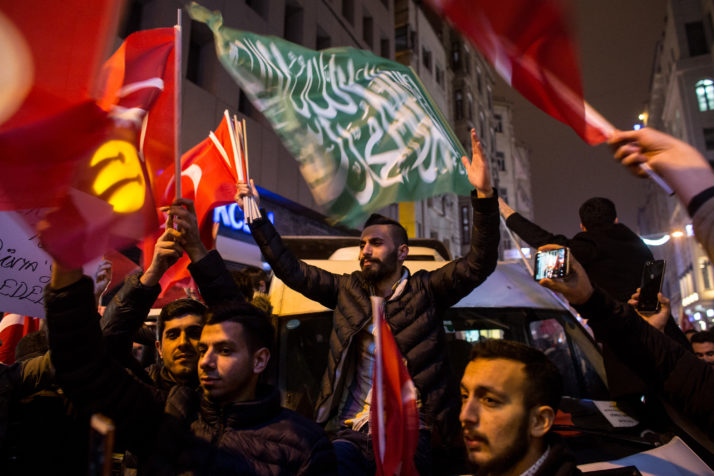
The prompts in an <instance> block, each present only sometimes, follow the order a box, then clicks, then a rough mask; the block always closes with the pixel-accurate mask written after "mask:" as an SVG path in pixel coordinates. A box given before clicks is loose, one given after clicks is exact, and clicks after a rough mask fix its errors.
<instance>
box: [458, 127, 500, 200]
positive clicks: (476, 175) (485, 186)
mask: <svg viewBox="0 0 714 476" xmlns="http://www.w3.org/2000/svg"><path fill="white" fill-rule="evenodd" d="M471 150H472V153H471V162H469V159H468V158H467V157H466V156H463V157H461V163H462V164H464V168H465V169H466V174H467V175H468V177H469V182H471V185H473V187H474V188H475V189H476V192H477V194H478V197H479V198H482V197H490V196H492V195H493V188H492V187H491V172H490V171H489V168H488V162H486V159H485V158H484V156H483V151H482V150H481V142H479V140H478V138H477V137H476V130H475V129H471Z"/></svg>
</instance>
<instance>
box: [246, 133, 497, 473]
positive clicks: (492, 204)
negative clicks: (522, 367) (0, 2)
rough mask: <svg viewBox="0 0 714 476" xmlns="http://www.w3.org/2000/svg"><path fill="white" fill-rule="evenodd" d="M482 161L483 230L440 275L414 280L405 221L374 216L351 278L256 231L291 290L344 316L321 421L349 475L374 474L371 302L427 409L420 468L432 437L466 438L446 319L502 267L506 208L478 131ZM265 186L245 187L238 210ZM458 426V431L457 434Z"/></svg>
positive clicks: (479, 205) (477, 215)
mask: <svg viewBox="0 0 714 476" xmlns="http://www.w3.org/2000/svg"><path fill="white" fill-rule="evenodd" d="M471 142H472V147H473V158H472V161H471V162H469V160H468V159H467V158H466V157H463V158H462V162H463V163H464V166H465V168H466V171H467V173H468V179H469V182H470V183H471V184H472V185H473V186H474V189H475V190H474V191H473V192H472V194H471V197H472V204H473V208H474V229H473V231H472V236H471V249H470V251H469V252H468V253H467V255H466V256H464V257H463V258H459V259H456V260H454V261H453V262H450V263H448V264H446V265H445V266H444V267H442V268H440V269H438V270H436V271H432V272H426V271H418V272H416V273H415V274H413V275H412V274H411V273H410V272H409V270H408V269H407V268H406V267H404V266H403V263H404V260H405V259H406V257H407V254H408V253H409V247H408V244H407V236H406V230H405V229H404V228H403V227H402V226H401V225H400V224H399V223H397V222H395V221H393V220H391V219H388V218H386V217H381V216H379V215H373V216H372V217H370V219H369V220H368V221H367V224H366V226H365V228H364V230H363V231H362V236H361V239H360V256H359V258H360V267H361V271H357V272H354V273H352V274H351V275H347V274H344V275H337V274H333V273H329V272H327V271H325V270H323V269H320V268H317V267H315V266H310V265H308V264H306V263H304V262H302V261H300V260H298V259H297V258H296V257H295V256H294V255H293V254H292V253H290V251H289V250H288V249H287V248H286V247H285V246H284V245H283V243H282V240H281V239H280V236H279V235H278V233H277V232H276V230H275V229H274V228H273V227H272V225H271V224H270V222H269V221H268V220H266V219H264V218H262V219H259V220H256V221H254V222H253V223H252V225H251V232H252V236H253V238H254V239H255V241H256V243H257V244H258V245H259V246H260V249H261V251H262V253H263V256H264V257H265V259H266V260H267V261H268V263H269V264H270V266H271V267H272V268H273V271H274V272H275V275H276V276H277V277H278V278H280V279H281V280H282V281H283V282H284V283H285V284H286V285H288V286H289V287H291V288H292V289H295V290H296V291H298V292H300V293H302V294H303V295H305V296H306V297H308V298H309V299H313V300H315V301H317V302H319V303H321V304H322V305H324V306H325V307H328V308H330V309H334V310H335V312H334V314H333V328H332V334H331V336H330V339H329V342H330V350H329V354H328V362H327V368H326V370H325V373H324V374H323V378H322V382H321V389H320V395H319V397H318V399H317V403H316V408H315V417H316V420H317V422H318V423H320V424H322V425H326V428H327V429H328V431H330V432H335V434H336V436H335V438H334V439H333V442H334V443H335V449H336V451H337V456H338V460H340V473H341V474H369V473H370V472H374V457H373V454H372V443H371V439H370V436H369V434H368V430H369V422H368V415H369V412H368V411H367V410H368V405H369V397H368V395H369V392H370V387H371V382H372V377H371V369H372V365H371V361H372V359H373V355H374V344H373V342H374V338H373V335H372V333H371V328H370V325H371V322H372V317H371V316H372V305H371V302H370V295H376V296H381V297H383V298H384V299H385V301H386V304H385V317H386V320H387V323H388V324H389V326H390V328H391V329H392V332H393V334H394V338H395V341H396V343H397V346H398V347H399V350H400V352H401V354H402V356H403V357H404V358H405V359H406V361H407V369H408V371H409V374H410V376H411V378H412V380H413V381H414V384H415V386H416V388H417V392H418V394H419V398H420V400H421V403H422V407H421V408H420V416H421V417H422V419H423V422H422V423H423V424H422V429H421V432H420V441H419V447H418V449H417V454H416V458H415V463H416V467H417V468H418V469H419V470H420V471H422V473H423V474H427V473H429V472H430V470H431V468H430V466H431V464H430V456H429V455H430V452H429V448H430V442H431V435H430V431H429V430H430V429H431V428H432V427H437V428H439V429H440V430H441V436H442V438H446V437H447V436H449V434H451V435H453V436H455V435H456V434H458V426H457V425H458V421H457V415H458V394H457V393H456V391H457V390H456V388H453V389H450V388H447V387H449V370H448V365H447V363H446V362H445V345H444V327H443V323H442V320H441V311H443V310H445V309H447V308H449V307H450V306H452V305H453V304H455V303H456V302H458V301H459V300H460V299H461V298H463V297H464V296H466V295H467V294H468V293H470V292H471V290H473V289H474V288H475V287H476V286H478V285H479V284H481V283H482V282H483V281H484V280H485V279H486V278H487V277H488V275H489V274H491V273H492V272H493V270H494V269H495V268H496V263H497V261H498V239H499V232H498V206H497V202H496V196H495V193H494V190H493V188H492V187H491V178H490V176H489V171H488V165H487V164H486V162H485V160H484V158H483V155H482V153H481V151H480V146H479V144H478V141H477V140H476V134H475V132H474V131H473V130H472V131H471ZM250 194H252V195H253V196H254V197H255V198H256V199H257V198H258V196H257V191H256V190H255V187H254V186H252V184H251V187H248V185H247V184H240V185H239V187H238V197H237V199H238V202H239V205H241V206H242V197H244V196H248V195H250ZM449 424H451V425H452V427H451V428H448V425H449Z"/></svg>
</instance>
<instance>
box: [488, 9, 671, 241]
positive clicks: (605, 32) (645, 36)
mask: <svg viewBox="0 0 714 476" xmlns="http://www.w3.org/2000/svg"><path fill="white" fill-rule="evenodd" d="M575 5H576V10H575V11H574V12H573V14H574V15H573V16H574V19H575V22H576V24H577V25H576V31H575V34H576V37H577V38H578V41H579V46H580V56H581V57H580V64H581V74H582V77H583V86H584V90H585V99H586V100H587V101H588V102H589V103H590V104H591V105H592V106H593V107H594V108H595V109H596V110H598V111H599V112H600V113H601V114H602V115H603V116H604V117H605V118H606V119H607V120H609V121H610V122H611V123H612V124H614V125H615V127H618V128H620V129H632V127H633V125H634V124H635V122H636V121H637V116H638V115H639V114H640V113H641V112H642V111H643V110H644V106H645V104H646V102H647V99H648V92H649V85H650V76H651V71H652V63H653V59H654V51H655V44H656V42H657V40H658V39H660V38H661V36H662V32H663V30H664V19H665V15H666V0H597V1H592V0H577V1H576V2H575ZM496 96H500V97H502V98H505V99H507V100H509V101H511V102H512V103H513V104H514V127H515V134H516V137H517V138H519V139H520V140H522V141H524V142H525V143H526V144H527V146H528V147H529V148H530V150H531V177H532V187H533V201H534V207H535V221H536V223H537V224H539V225H540V226H542V227H543V228H545V229H547V230H549V231H551V232H553V233H561V234H565V235H567V236H572V235H574V234H575V233H577V232H578V231H579V228H578V223H579V219H578V208H579V207H580V204H581V203H582V202H584V201H585V200H587V199H588V198H590V197H593V196H604V197H607V198H609V199H611V200H613V201H614V202H615V204H616V206H617V210H618V215H619V218H620V221H621V222H623V223H625V224H627V225H629V226H630V227H631V228H632V229H633V230H635V231H637V209H638V208H639V207H641V206H643V204H644V198H643V197H644V182H645V180H642V179H638V178H635V177H633V176H632V175H630V174H629V173H628V172H627V171H626V170H625V169H624V168H623V167H621V166H620V165H618V164H617V163H616V162H615V161H614V160H613V159H612V155H611V153H610V151H609V149H608V147H607V146H606V145H600V146H597V147H591V146H588V145H587V144H586V143H585V142H583V141H582V140H581V139H580V138H579V137H578V136H577V135H576V134H575V133H574V132H573V131H572V129H570V128H569V127H568V126H566V125H564V124H562V123H560V122H558V121H556V120H555V119H551V118H550V117H549V116H547V115H546V114H545V113H543V112H541V111H540V110H539V109H537V108H535V107H534V106H532V105H531V104H530V103H528V102H527V101H526V100H525V99H523V98H522V97H521V96H520V94H519V93H517V92H515V91H513V90H511V89H510V88H509V87H508V86H507V85H506V84H505V83H504V82H503V81H502V80H501V79H500V78H498V81H497V84H496Z"/></svg>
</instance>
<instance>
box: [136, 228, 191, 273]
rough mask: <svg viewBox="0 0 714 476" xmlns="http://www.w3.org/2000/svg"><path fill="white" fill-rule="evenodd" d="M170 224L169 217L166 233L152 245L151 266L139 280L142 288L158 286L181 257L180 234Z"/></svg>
mask: <svg viewBox="0 0 714 476" xmlns="http://www.w3.org/2000/svg"><path fill="white" fill-rule="evenodd" d="M172 222H173V220H172V219H171V217H169V219H168V221H167V222H166V231H164V233H163V234H162V235H161V236H160V237H159V239H158V240H157V241H156V245H154V256H153V257H152V259H151V264H150V265H149V267H148V268H147V269H146V270H145V271H144V274H143V275H142V276H141V278H140V279H139V280H140V281H141V284H143V285H144V286H155V285H157V284H159V281H160V280H161V277H162V276H163V275H164V273H165V272H166V270H168V269H169V268H170V267H171V266H173V265H174V264H176V261H178V259H179V258H180V257H181V256H182V255H183V251H182V250H181V246H180V245H179V243H178V239H179V237H180V236H181V233H179V231H178V230H175V229H174V228H173V223H172Z"/></svg>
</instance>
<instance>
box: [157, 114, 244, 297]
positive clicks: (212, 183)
mask: <svg viewBox="0 0 714 476" xmlns="http://www.w3.org/2000/svg"><path fill="white" fill-rule="evenodd" d="M229 134H230V133H229V131H228V125H227V122H226V120H225V117H224V118H223V120H222V121H221V123H220V125H219V126H218V129H216V132H215V134H214V136H215V138H216V140H217V142H218V143H219V144H220V146H221V149H222V151H223V152H225V154H226V157H227V158H228V159H226V158H225V157H224V156H223V154H222V153H221V151H220V149H219V147H218V146H217V145H216V143H215V142H214V141H213V140H212V139H211V138H210V137H208V138H206V139H204V140H203V141H201V142H200V143H199V144H197V145H196V146H194V147H193V148H192V149H191V150H189V151H188V152H186V153H185V154H184V155H183V156H182V157H181V169H182V172H181V190H182V194H183V198H188V199H191V200H193V203H194V207H195V208H196V218H197V221H198V226H199V230H200V232H201V241H202V242H203V244H204V246H205V247H206V248H208V249H211V248H213V247H214V243H213V219H212V216H213V209H214V208H215V207H218V206H221V205H226V204H229V203H233V200H234V197H235V194H236V182H237V174H236V171H235V169H234V165H233V164H234V162H233V149H232V146H231V142H230V135H229ZM174 188H175V184H174V180H173V177H172V179H171V181H170V182H169V184H168V185H167V187H166V189H165V191H164V193H163V195H162V197H161V198H157V201H158V202H159V203H161V204H163V205H169V204H170V203H171V202H172V201H173V197H174V195H175V192H174ZM161 233H163V230H161V231H160V232H158V233H155V234H154V236H152V237H151V238H150V239H147V240H146V241H145V243H144V246H143V250H144V269H147V268H148V266H149V264H151V259H152V256H153V252H154V245H155V243H156V240H157V239H158V238H159V236H161ZM189 264H190V260H189V259H188V256H186V255H184V256H182V257H181V258H180V259H179V261H178V262H177V263H176V264H175V265H173V266H172V267H171V268H170V269H169V270H168V271H167V272H166V273H165V274H164V276H163V277H162V278H161V281H160V283H161V289H162V296H163V295H164V294H165V293H166V292H168V290H169V289H170V288H171V287H173V286H180V287H190V288H194V289H195V288H196V285H195V283H193V280H192V279H191V274H190V273H189V271H188V265H189Z"/></svg>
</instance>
